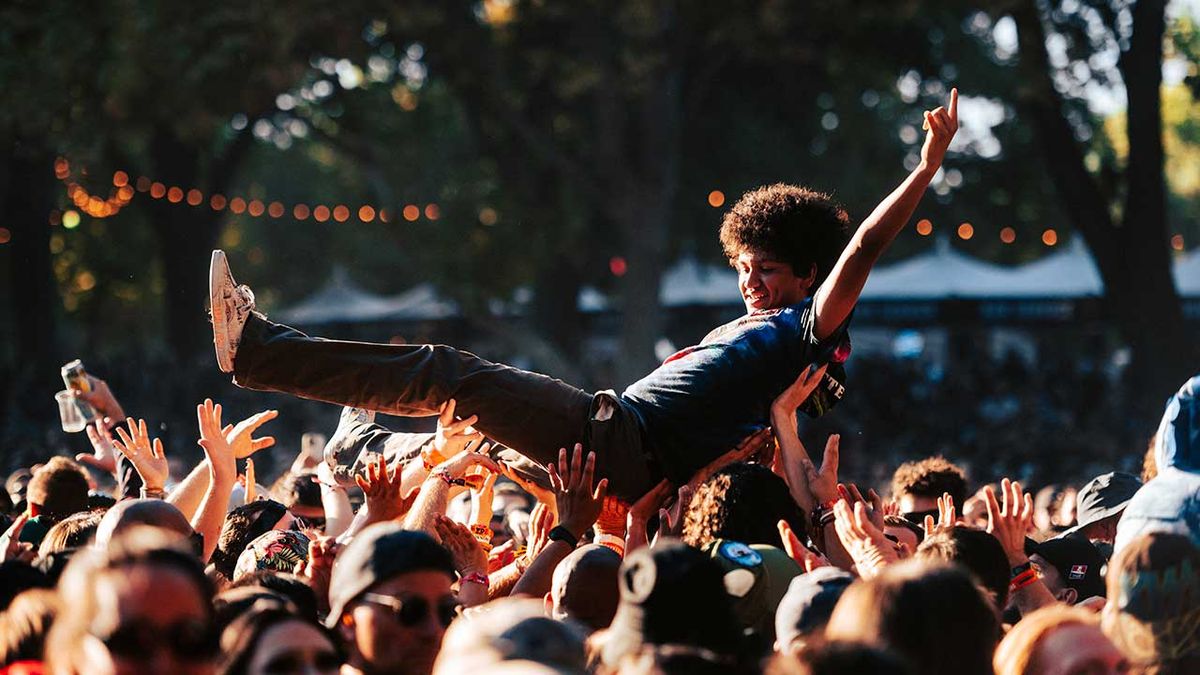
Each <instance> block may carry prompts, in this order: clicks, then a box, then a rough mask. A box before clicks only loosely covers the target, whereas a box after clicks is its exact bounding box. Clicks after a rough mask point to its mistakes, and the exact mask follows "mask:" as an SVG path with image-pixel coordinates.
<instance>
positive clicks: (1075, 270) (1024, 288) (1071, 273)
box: [1001, 237, 1104, 298]
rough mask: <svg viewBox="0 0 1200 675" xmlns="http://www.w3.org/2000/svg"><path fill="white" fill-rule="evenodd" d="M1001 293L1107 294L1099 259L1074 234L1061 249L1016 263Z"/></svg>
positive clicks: (1042, 295)
mask: <svg viewBox="0 0 1200 675" xmlns="http://www.w3.org/2000/svg"><path fill="white" fill-rule="evenodd" d="M1007 275H1008V278H1007V279H1006V281H1005V287H1004V289H1003V292H1002V293H1001V295H1003V296H1004V297H1006V298H1045V297H1056V298H1084V297H1099V296H1101V295H1104V282H1103V281H1102V280H1101V279H1100V270H1099V269H1097V268H1096V261H1095V260H1093V259H1092V254H1091V253H1089V252H1088V250H1087V246H1085V245H1084V243H1083V239H1082V238H1081V237H1072V238H1071V243H1070V244H1068V245H1067V246H1066V247H1064V248H1063V249H1062V250H1061V251H1058V252H1055V253H1052V254H1050V255H1048V256H1046V257H1044V258H1042V259H1040V260H1035V261H1033V262H1031V263H1026V264H1024V265H1020V266H1018V267H1014V268H1012V269H1011V270H1009V271H1008V272H1007Z"/></svg>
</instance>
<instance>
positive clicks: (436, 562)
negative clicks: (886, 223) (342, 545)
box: [325, 522, 454, 628]
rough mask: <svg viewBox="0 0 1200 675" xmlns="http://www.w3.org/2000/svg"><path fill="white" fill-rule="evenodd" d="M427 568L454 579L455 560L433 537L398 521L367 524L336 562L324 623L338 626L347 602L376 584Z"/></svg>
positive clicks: (331, 626) (330, 581)
mask: <svg viewBox="0 0 1200 675" xmlns="http://www.w3.org/2000/svg"><path fill="white" fill-rule="evenodd" d="M426 570H433V571H437V572H445V573H446V575H448V576H449V577H450V579H451V580H453V579H454V560H453V559H452V558H451V557H450V552H449V551H447V550H446V549H444V548H442V545H441V544H439V543H437V541H435V540H434V539H433V537H431V536H429V535H428V534H425V533H424V532H416V531H413V530H405V529H402V528H401V527H400V525H399V524H397V523H390V522H389V523H378V524H375V525H371V526H370V527H367V528H366V529H364V530H363V531H362V532H359V533H358V535H357V536H355V537H354V540H353V541H351V542H350V544H349V545H348V546H347V547H346V550H344V551H342V553H341V555H339V556H338V558H337V562H335V563H334V565H333V573H332V575H331V576H330V579H329V616H327V617H326V618H325V625H326V626H328V627H330V628H333V627H334V626H336V625H337V622H338V619H340V618H341V617H342V613H343V612H344V611H345V610H346V605H348V604H350V602H352V601H353V600H354V599H355V598H357V597H358V596H360V595H362V594H363V593H365V592H367V590H368V589H370V588H371V587H372V586H374V585H375V584H377V583H380V582H383V581H387V580H388V579H391V578H393V577H397V576H400V575H401V574H407V573H408V572H420V571H426Z"/></svg>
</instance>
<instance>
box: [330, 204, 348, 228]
mask: <svg viewBox="0 0 1200 675" xmlns="http://www.w3.org/2000/svg"><path fill="white" fill-rule="evenodd" d="M333 219H334V220H336V221H338V222H339V223H344V222H346V221H347V220H349V219H350V209H348V208H346V206H345V205H344V204H338V205H337V206H335V207H333Z"/></svg>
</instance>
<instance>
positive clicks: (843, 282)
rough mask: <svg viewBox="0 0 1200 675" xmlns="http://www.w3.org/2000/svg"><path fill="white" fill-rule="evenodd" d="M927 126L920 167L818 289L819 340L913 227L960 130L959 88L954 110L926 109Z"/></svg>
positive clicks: (854, 240)
mask: <svg viewBox="0 0 1200 675" xmlns="http://www.w3.org/2000/svg"><path fill="white" fill-rule="evenodd" d="M925 128H926V129H928V131H929V133H928V135H926V137H925V145H924V147H922V148H921V163H920V165H918V166H917V168H916V169H914V170H913V172H912V173H910V174H909V175H908V178H906V179H904V182H903V183H901V184H900V187H898V188H896V189H895V190H894V191H893V192H892V193H891V194H890V195H888V196H887V198H886V199H884V200H883V201H882V202H880V204H879V206H876V207H875V210H874V211H872V212H871V215H870V216H867V219H866V220H864V221H863V223H862V225H859V226H858V230H857V231H856V232H855V233H854V236H853V237H851V238H850V243H849V244H847V245H846V250H844V251H842V255H841V257H840V258H838V261H837V264H836V265H834V266H833V270H832V271H831V272H830V273H829V277H828V278H827V279H826V280H825V283H823V284H821V287H820V288H819V289H817V294H816V297H815V298H814V301H813V303H814V304H813V306H814V308H815V310H816V335H817V338H819V339H825V338H827V337H829V336H830V335H832V334H833V332H834V331H836V330H837V329H838V328H839V327H840V326H841V325H842V323H844V322H845V321H846V317H848V316H850V312H851V310H853V309H854V305H855V304H856V303H857V302H858V296H859V294H860V293H862V289H863V286H864V285H865V284H866V283H867V275H868V274H870V273H871V268H872V267H874V266H875V261H877V260H879V256H881V255H883V252H884V251H886V250H887V247H888V246H890V245H891V243H892V240H893V239H895V238H896V235H897V234H900V230H901V229H903V228H904V225H905V224H906V223H908V219H909V218H911V217H912V214H913V211H915V210H916V208H917V204H919V203H920V202H921V197H922V195H924V194H925V189H926V188H927V187H929V181H931V180H933V175H934V174H935V173H937V170H938V167H940V166H941V165H942V158H944V157H945V156H946V148H948V147H949V146H950V140H951V139H952V138H954V133H955V132H956V131H958V90H957V89H951V90H950V105H949V109H947V108H942V107H938V108H937V109H936V110H933V111H928V110H927V111H925Z"/></svg>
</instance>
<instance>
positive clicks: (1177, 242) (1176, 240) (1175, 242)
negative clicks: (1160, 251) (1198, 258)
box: [1171, 234, 1183, 251]
mask: <svg viewBox="0 0 1200 675" xmlns="http://www.w3.org/2000/svg"><path fill="white" fill-rule="evenodd" d="M1171 248H1173V249H1175V250H1176V251H1182V250H1183V235H1182V234H1176V235H1172V237H1171Z"/></svg>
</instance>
